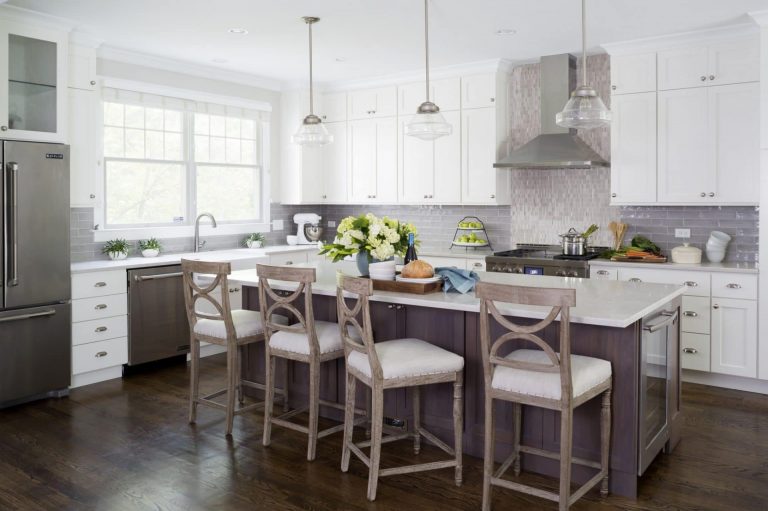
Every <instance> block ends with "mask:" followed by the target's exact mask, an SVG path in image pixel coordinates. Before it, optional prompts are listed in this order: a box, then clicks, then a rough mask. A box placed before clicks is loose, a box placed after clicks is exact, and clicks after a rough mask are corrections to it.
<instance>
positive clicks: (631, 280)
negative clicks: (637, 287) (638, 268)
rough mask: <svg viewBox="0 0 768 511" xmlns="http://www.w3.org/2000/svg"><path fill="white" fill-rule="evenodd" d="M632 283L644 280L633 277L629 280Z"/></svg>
mask: <svg viewBox="0 0 768 511" xmlns="http://www.w3.org/2000/svg"><path fill="white" fill-rule="evenodd" d="M629 281H630V282H642V279H638V278H637V277H632V278H631V279H629Z"/></svg>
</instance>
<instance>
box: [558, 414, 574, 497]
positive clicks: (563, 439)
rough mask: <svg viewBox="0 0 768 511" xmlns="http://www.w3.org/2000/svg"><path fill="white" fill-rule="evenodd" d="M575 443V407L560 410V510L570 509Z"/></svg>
mask: <svg viewBox="0 0 768 511" xmlns="http://www.w3.org/2000/svg"><path fill="white" fill-rule="evenodd" d="M572 444H573V408H571V406H570V405H568V406H566V407H565V408H564V409H562V410H561V411H560V500H559V502H558V509H559V511H568V507H569V506H568V500H569V498H570V496H571V455H572Z"/></svg>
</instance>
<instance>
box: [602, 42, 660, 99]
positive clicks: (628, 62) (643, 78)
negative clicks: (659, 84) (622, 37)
mask: <svg viewBox="0 0 768 511" xmlns="http://www.w3.org/2000/svg"><path fill="white" fill-rule="evenodd" d="M655 91H656V53H655V52H653V53H639V54H635V55H616V56H613V57H611V94H614V95H616V94H634V93H636V92H655ZM612 103H613V102H612ZM611 107H613V104H612V105H611ZM612 110H613V108H612Z"/></svg>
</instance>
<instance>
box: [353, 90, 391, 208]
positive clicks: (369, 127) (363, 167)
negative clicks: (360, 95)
mask: <svg viewBox="0 0 768 511" xmlns="http://www.w3.org/2000/svg"><path fill="white" fill-rule="evenodd" d="M350 96H351V94H350ZM348 137H349V138H348V143H349V160H348V161H349V180H348V183H349V199H350V201H352V202H357V203H376V202H378V203H386V204H394V203H396V202H397V122H396V119H395V118H394V117H390V118H384V119H364V120H356V121H350V122H349V127H348Z"/></svg>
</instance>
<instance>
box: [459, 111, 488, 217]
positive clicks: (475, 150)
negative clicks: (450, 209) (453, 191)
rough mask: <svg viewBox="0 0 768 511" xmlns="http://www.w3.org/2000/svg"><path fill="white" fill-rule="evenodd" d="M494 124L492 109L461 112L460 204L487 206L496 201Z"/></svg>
mask: <svg viewBox="0 0 768 511" xmlns="http://www.w3.org/2000/svg"><path fill="white" fill-rule="evenodd" d="M495 123H496V109H495V108H477V109H473V110H464V111H463V112H462V118H461V137H462V144H461V145H462V151H463V153H462V168H461V181H462V197H461V199H462V202H471V203H490V202H493V200H494V199H495V197H493V196H494V195H495V193H496V191H495V188H496V169H494V168H493V164H494V163H495V160H496V147H495V145H496V144H495V142H496V133H495Z"/></svg>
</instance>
